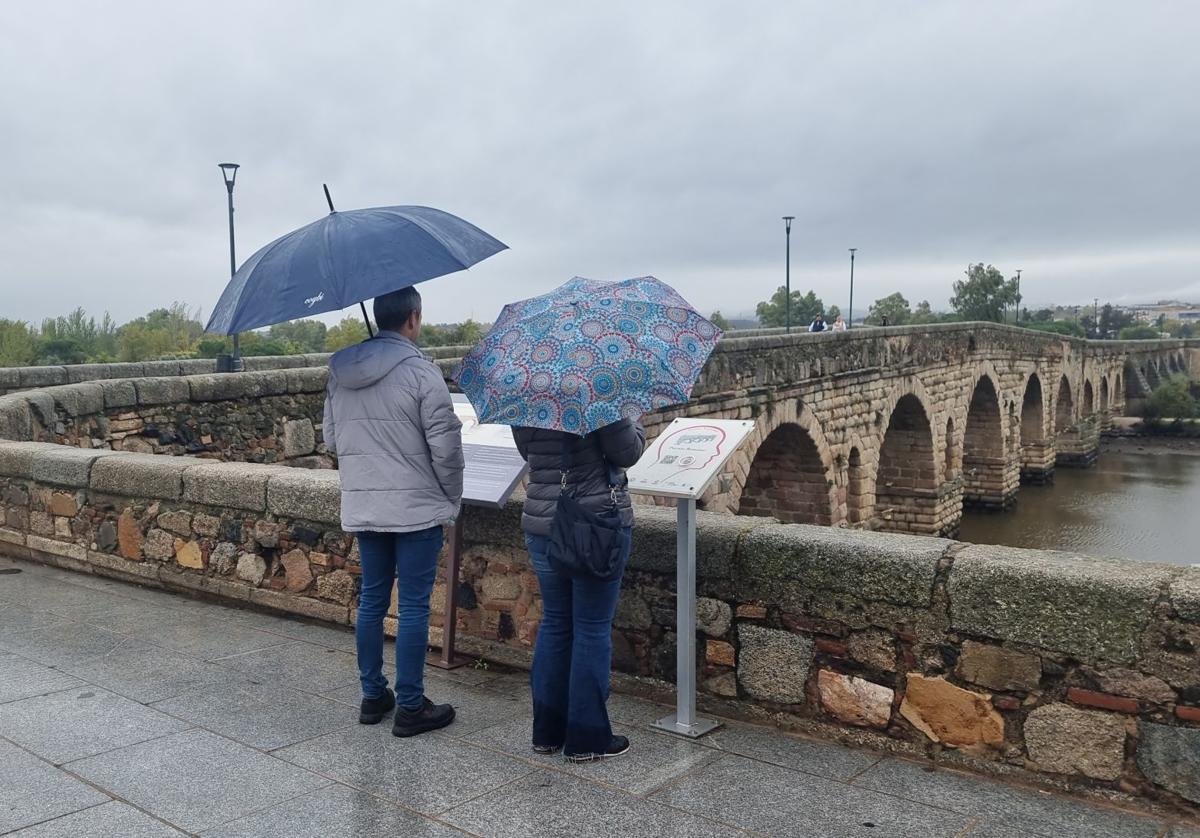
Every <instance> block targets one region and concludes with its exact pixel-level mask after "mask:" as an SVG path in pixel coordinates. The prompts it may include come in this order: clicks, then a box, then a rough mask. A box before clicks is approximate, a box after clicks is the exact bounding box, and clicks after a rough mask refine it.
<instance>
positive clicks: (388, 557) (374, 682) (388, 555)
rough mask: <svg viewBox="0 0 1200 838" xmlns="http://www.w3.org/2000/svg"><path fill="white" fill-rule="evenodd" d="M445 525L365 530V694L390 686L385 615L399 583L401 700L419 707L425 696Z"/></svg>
mask: <svg viewBox="0 0 1200 838" xmlns="http://www.w3.org/2000/svg"><path fill="white" fill-rule="evenodd" d="M441 551H442V528H441V527H430V528H429V529H427V530H418V531H417V532H360V533H358V552H359V556H360V561H361V563H362V593H361V594H360V595H359V598H358V620H357V621H356V624H355V627H354V638H355V642H356V645H357V648H358V677H359V680H360V681H362V691H363V696H365V697H366V698H379V697H380V696H382V695H383V694H384V692H385V691H386V690H387V686H388V682H387V678H385V677H384V676H383V618H384V615H386V614H387V610H388V606H389V605H390V604H391V599H392V585H393V584H397V583H398V584H399V592H398V594H397V598H396V601H397V606H398V607H397V612H398V613H397V615H396V623H397V625H396V704H397V705H398V706H400V707H404V708H406V709H409V710H413V709H417V708H419V707H420V706H421V703H422V701H423V699H424V697H425V652H426V650H427V649H428V647H429V595H430V594H431V593H432V592H433V581H434V579H435V578H436V577H437V566H438V554H439V553H441Z"/></svg>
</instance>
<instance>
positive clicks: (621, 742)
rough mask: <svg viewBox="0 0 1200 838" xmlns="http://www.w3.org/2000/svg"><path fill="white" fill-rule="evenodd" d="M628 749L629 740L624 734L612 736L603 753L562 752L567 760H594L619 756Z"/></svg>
mask: <svg viewBox="0 0 1200 838" xmlns="http://www.w3.org/2000/svg"><path fill="white" fill-rule="evenodd" d="M628 750H629V740H628V739H626V738H625V737H624V736H614V737H613V738H612V741H611V742H609V743H608V747H607V748H605V749H604V751H603V753H599V754H563V757H564V758H565V759H566V761H567V762H595V761H596V760H601V759H612V758H613V757H619V756H620V755H621V754H623V753H625V752H626V751H628Z"/></svg>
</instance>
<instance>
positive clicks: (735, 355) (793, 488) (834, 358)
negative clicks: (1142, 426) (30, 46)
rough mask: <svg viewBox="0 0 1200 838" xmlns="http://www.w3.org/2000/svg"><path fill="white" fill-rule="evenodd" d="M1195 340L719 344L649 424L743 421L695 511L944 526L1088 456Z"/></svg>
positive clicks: (936, 335)
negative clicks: (681, 399)
mask: <svg viewBox="0 0 1200 838" xmlns="http://www.w3.org/2000/svg"><path fill="white" fill-rule="evenodd" d="M1198 346H1200V342H1191V343H1189V342H1187V341H1151V342H1120V341H1110V342H1097V341H1083V340H1074V339H1063V338H1061V337H1058V336H1055V335H1048V334H1044V333H1039V332H1033V331H1029V330H1026V329H1016V328H1012V327H1005V326H996V325H991V324H980V323H966V324H951V325H938V326H926V327H900V328H892V329H862V330H855V331H852V332H844V333H838V334H834V333H825V334H819V335H810V334H800V335H790V336H788V335H779V334H776V335H766V336H759V337H752V338H745V339H743V338H739V337H737V336H736V333H735V336H734V337H733V338H732V339H729V340H725V341H723V342H722V344H721V345H720V347H719V349H718V351H717V352H716V353H714V355H713V358H712V360H711V361H710V363H709V366H708V368H707V369H706V371H705V375H704V377H703V379H702V380H701V382H700V383H699V385H698V386H697V388H696V391H695V393H694V398H693V400H692V401H691V402H690V403H689V404H687V405H686V406H683V407H682V408H680V409H678V410H672V411H666V412H664V413H663V414H661V415H654V416H650V417H648V418H647V420H646V421H647V426H648V429H649V430H650V431H651V433H654V432H655V431H656V430H657V428H658V427H661V423H662V422H666V421H669V420H670V419H672V418H674V417H675V416H678V415H687V416H693V417H695V416H711V417H713V418H737V419H754V420H755V421H756V422H757V428H756V430H755V433H754V434H753V435H752V437H751V438H750V441H749V443H748V444H747V445H745V446H744V447H743V449H742V451H740V452H739V454H738V455H737V457H736V458H735V459H734V460H733V461H732V462H731V465H730V468H729V470H728V471H727V473H726V474H725V475H723V476H722V479H721V480H720V482H719V484H718V485H716V486H714V487H713V489H712V490H710V495H709V496H708V497H706V498H705V499H704V501H703V506H704V507H705V508H707V509H710V510H713V511H730V512H735V513H739V514H743V515H769V516H772V517H775V518H778V519H780V520H783V521H789V522H794V523H812V524H833V525H837V526H855V527H857V526H866V527H870V528H873V529H881V530H888V531H896V532H909V533H921V534H934V535H946V534H953V533H954V532H955V531H956V530H957V528H958V523H959V520H960V519H961V516H962V509H963V507H964V505H974V506H983V507H989V508H994V509H1005V508H1008V507H1010V506H1012V505H1013V504H1014V503H1015V502H1016V499H1017V495H1018V490H1019V488H1020V484H1021V483H1023V482H1030V483H1042V482H1046V481H1048V480H1051V479H1052V477H1053V474H1054V469H1055V468H1056V467H1058V466H1063V467H1068V466H1073V467H1077V466H1088V465H1091V464H1092V463H1093V462H1094V461H1095V459H1096V455H1097V450H1098V447H1099V437H1100V432H1101V431H1102V430H1103V429H1104V428H1105V427H1107V426H1108V425H1109V424H1110V423H1111V419H1112V417H1113V416H1115V415H1121V414H1122V413H1124V412H1125V409H1126V405H1127V403H1132V402H1134V401H1135V400H1140V399H1141V398H1142V397H1143V396H1145V395H1147V393H1148V390H1149V388H1150V387H1153V386H1156V385H1157V383H1158V382H1159V381H1161V380H1162V379H1163V378H1165V377H1166V376H1168V375H1171V374H1175V373H1188V374H1189V375H1191V376H1192V377H1193V378H1196V377H1197V372H1198V371H1200V349H1197V347H1198Z"/></svg>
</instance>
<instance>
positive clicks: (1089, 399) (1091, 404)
mask: <svg viewBox="0 0 1200 838" xmlns="http://www.w3.org/2000/svg"><path fill="white" fill-rule="evenodd" d="M1095 412H1096V395H1095V390H1093V389H1092V382H1091V381H1084V382H1083V411H1082V413H1081V414H1080V415H1081V416H1083V417H1084V418H1086V417H1088V416H1091V415H1092V414H1093V413H1095Z"/></svg>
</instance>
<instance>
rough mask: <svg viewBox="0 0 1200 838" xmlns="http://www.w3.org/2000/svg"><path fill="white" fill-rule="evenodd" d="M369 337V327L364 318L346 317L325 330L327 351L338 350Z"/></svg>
mask: <svg viewBox="0 0 1200 838" xmlns="http://www.w3.org/2000/svg"><path fill="white" fill-rule="evenodd" d="M366 339H367V327H366V325H365V324H364V323H363V321H362V318H359V317H346V318H344V319H343V320H342V322H340V323H338V324H337V325H336V326H334V327H333V328H332V329H329V330H328V331H326V332H325V351H326V352H337V351H338V350H339V349H345V348H346V347H347V346H353V345H354V344H356V343H362V342H363V341H364V340H366Z"/></svg>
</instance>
